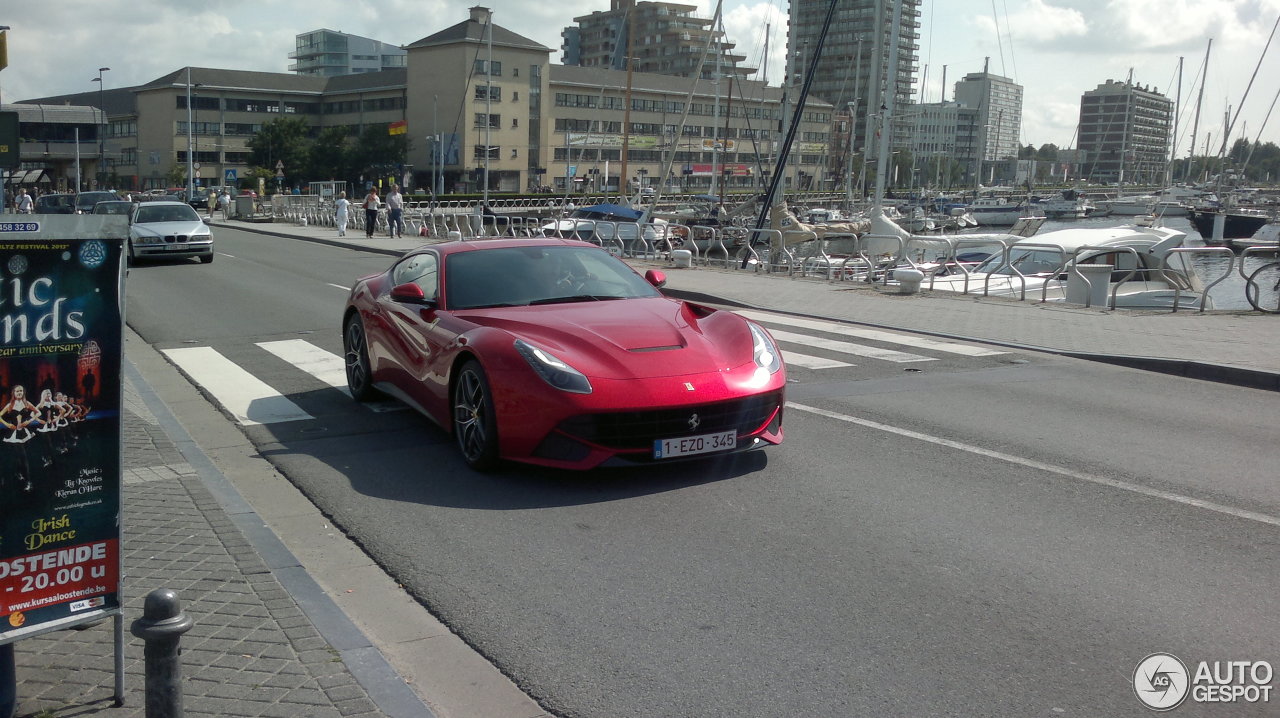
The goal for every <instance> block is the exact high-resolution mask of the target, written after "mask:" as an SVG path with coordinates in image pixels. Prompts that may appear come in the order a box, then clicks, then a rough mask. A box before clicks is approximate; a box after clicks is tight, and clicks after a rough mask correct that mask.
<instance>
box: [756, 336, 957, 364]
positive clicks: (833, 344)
mask: <svg viewBox="0 0 1280 718" xmlns="http://www.w3.org/2000/svg"><path fill="white" fill-rule="evenodd" d="M769 333H770V334H772V335H773V338H774V339H777V340H778V341H780V342H791V343H793V344H800V345H802V346H807V347H818V348H819V349H827V350H829V351H833V352H840V353H841V354H852V355H854V356H860V357H868V358H871V359H881V360H884V361H891V362H898V363H906V362H918V361H938V360H937V359H935V358H934V357H926V356H920V355H919V354H908V353H906V352H899V351H894V350H892V349H881V348H880V347H868V346H863V345H862V344H850V343H849V342H842V341H837V340H835V339H825V338H823V337H814V336H809V335H808V334H794V333H792V332H788V331H783V330H781V329H770V330H769ZM784 356H785V352H784Z"/></svg>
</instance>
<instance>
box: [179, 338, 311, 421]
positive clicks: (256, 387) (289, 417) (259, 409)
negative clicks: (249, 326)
mask: <svg viewBox="0 0 1280 718" xmlns="http://www.w3.org/2000/svg"><path fill="white" fill-rule="evenodd" d="M162 352H163V353H164V355H165V356H167V357H169V359H170V361H172V362H173V363H174V364H176V365H178V368H179V369H181V370H182V371H183V372H185V373H186V374H187V376H190V377H191V378H192V380H193V381H195V382H196V383H197V384H199V385H200V386H202V387H204V388H205V389H206V390H207V391H208V392H209V393H210V394H212V395H213V396H214V397H215V398H216V399H217V400H218V402H219V403H220V404H222V406H223V408H224V409H226V410H227V411H228V412H229V413H230V414H231V415H232V416H233V417H235V419H236V421H238V422H240V423H241V424H276V423H280V422H284V421H300V420H305V419H312V418H314V417H312V416H311V415H310V414H308V413H307V412H305V411H303V410H302V409H301V408H299V407H298V405H297V404H294V403H293V402H292V401H289V400H288V399H286V398H285V397H284V396H283V395H282V394H280V392H278V391H276V390H275V389H272V388H271V386H270V385H268V384H267V383H265V382H263V381H261V380H260V379H258V378H257V377H255V376H254V375H252V374H250V373H249V372H247V371H245V370H244V369H241V368H240V366H239V365H237V364H236V363H235V362H233V361H231V360H230V359H228V358H226V357H224V356H223V355H222V354H220V353H218V352H217V351H216V350H215V349H213V347H183V348H180V349H164V350H162Z"/></svg>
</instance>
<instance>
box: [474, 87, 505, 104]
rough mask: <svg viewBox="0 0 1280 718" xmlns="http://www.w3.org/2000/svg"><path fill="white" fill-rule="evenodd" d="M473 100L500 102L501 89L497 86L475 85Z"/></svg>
mask: <svg viewBox="0 0 1280 718" xmlns="http://www.w3.org/2000/svg"><path fill="white" fill-rule="evenodd" d="M475 99H477V100H492V101H494V102H502V88H501V87H498V86H497V85H476V94H475Z"/></svg>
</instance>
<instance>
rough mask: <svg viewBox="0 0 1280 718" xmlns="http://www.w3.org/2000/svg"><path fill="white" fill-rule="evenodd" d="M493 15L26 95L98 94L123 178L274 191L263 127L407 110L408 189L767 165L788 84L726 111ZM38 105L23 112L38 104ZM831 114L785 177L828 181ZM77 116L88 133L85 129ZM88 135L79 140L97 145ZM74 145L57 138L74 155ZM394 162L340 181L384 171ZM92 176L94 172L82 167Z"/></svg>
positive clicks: (290, 177)
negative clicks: (565, 59) (380, 46)
mask: <svg viewBox="0 0 1280 718" xmlns="http://www.w3.org/2000/svg"><path fill="white" fill-rule="evenodd" d="M491 19H492V18H491V13H490V12H489V10H488V9H486V8H483V7H476V8H472V9H471V11H470V16H469V18H468V19H467V20H465V21H463V22H461V23H458V24H456V25H453V26H451V27H449V28H446V29H444V30H441V31H439V32H437V33H434V34H432V35H428V36H427V37H424V38H422V39H421V40H418V41H416V42H414V43H411V44H410V45H408V46H407V47H406V66H405V67H404V68H401V69H395V70H383V71H381V72H371V73H358V74H352V75H336V76H308V75H299V74H296V73H268V72H250V71H241V70H221V69H213V68H199V67H193V68H181V69H178V70H174V71H172V72H169V73H168V74H165V75H163V76H161V77H159V78H157V79H155V80H153V81H151V82H148V83H146V84H144V85H139V86H136V87H127V88H115V89H112V90H108V91H107V92H105V93H103V96H102V97H101V98H100V97H99V93H98V92H96V91H86V92H83V93H77V94H74V95H63V96H58V97H49V98H40V99H33V100H28V101H26V102H27V103H33V105H44V106H46V107H47V106H54V105H57V106H62V105H73V106H84V107H96V106H97V105H98V104H99V101H100V100H101V101H102V102H101V104H104V105H106V108H105V109H106V115H107V125H106V126H107V129H108V132H107V135H106V146H105V156H106V160H107V164H108V165H109V167H108V170H109V173H110V176H111V178H112V179H111V180H110V183H111V185H112V186H113V187H115V188H117V189H130V190H136V189H154V188H165V187H173V186H181V185H183V184H185V177H186V169H187V167H188V157H190V160H191V165H194V167H193V169H194V171H195V174H196V179H197V181H198V182H199V183H200V184H203V185H222V184H224V183H228V184H229V183H231V182H229V181H228V178H230V177H234V178H235V184H236V185H238V186H244V185H245V184H246V178H247V177H249V176H251V174H253V173H254V171H255V170H256V171H257V173H258V174H259V175H261V174H262V172H263V171H264V170H265V171H266V173H267V174H268V175H270V176H269V177H268V178H267V182H266V185H265V189H266V190H267V191H272V190H274V189H275V184H276V183H275V182H274V180H273V179H272V178H273V177H274V173H275V163H274V162H273V161H272V160H273V159H274V158H268V161H267V163H266V164H267V165H269V166H267V167H256V168H255V167H251V166H250V164H249V159H250V155H251V148H250V146H249V143H250V140H251V139H252V138H253V137H254V136H255V134H257V132H258V131H259V130H261V129H262V127H263V125H264V124H266V123H268V122H270V121H272V120H274V119H277V118H281V117H297V118H300V119H302V120H304V121H305V122H306V124H307V125H308V129H309V133H310V135H311V136H313V137H314V136H317V135H318V134H319V133H320V131H321V130H323V129H325V128H329V127H343V128H345V129H346V135H347V137H349V138H355V137H357V136H359V135H360V134H361V133H363V132H364V131H365V130H366V129H368V128H370V127H387V128H388V129H390V127H389V126H390V125H391V124H392V123H401V122H403V123H405V124H404V126H405V128H406V131H407V136H408V139H409V153H408V157H407V160H408V161H407V162H406V163H405V165H406V166H405V167H403V168H394V171H395V176H397V177H403V175H402V174H400V172H401V171H403V172H404V173H405V174H408V175H410V176H411V178H412V179H413V180H414V182H413V183H412V188H413V189H417V190H420V191H424V190H426V189H428V188H430V187H432V186H433V185H434V184H437V183H438V184H439V185H440V186H441V189H442V190H443V191H444V192H448V193H454V192H469V191H478V190H481V189H483V187H484V184H483V182H484V179H485V172H484V168H485V167H486V165H487V167H488V180H489V185H488V187H489V189H491V190H496V191H504V192H508V191H509V192H522V191H526V190H528V189H530V188H534V187H552V188H554V189H555V190H556V191H564V190H566V189H567V190H570V191H573V190H583V191H585V190H588V189H592V190H604V189H605V188H612V189H617V188H619V187H626V188H628V189H629V188H631V187H634V186H636V185H638V184H655V185H656V184H658V183H659V182H661V181H662V179H663V177H662V173H663V169H664V167H667V166H668V164H670V169H668V170H667V171H668V172H669V174H668V176H667V177H666V180H667V183H668V185H669V186H672V185H674V186H678V187H680V188H681V189H687V190H689V191H694V192H697V191H705V190H706V189H708V188H710V187H711V179H712V176H713V173H714V175H715V177H716V179H717V181H718V182H717V184H718V185H719V186H720V187H725V186H727V187H729V188H730V189H741V188H749V187H753V186H756V185H757V184H759V183H760V182H762V181H763V180H764V179H765V178H766V177H767V174H768V173H769V172H771V171H772V169H773V167H772V160H773V157H774V156H775V154H776V151H777V147H776V144H775V142H774V137H773V133H774V130H775V128H776V127H777V123H778V121H779V119H780V116H781V109H780V108H781V90H780V89H778V88H766V87H765V86H764V85H763V83H759V82H754V81H741V82H735V83H734V85H735V88H737V89H735V94H734V96H733V98H729V97H722V98H720V99H719V115H718V116H717V114H716V112H715V108H716V105H717V100H716V93H715V91H714V87H713V85H712V83H711V82H709V81H707V80H696V79H693V78H683V77H675V76H669V75H658V74H652V73H641V72H633V73H631V75H632V76H631V78H630V79H629V80H628V73H626V72H623V71H619V70H607V69H599V68H586V67H570V66H562V65H553V64H551V62H550V55H551V53H552V52H553V51H552V50H551V49H550V48H548V47H545V46H543V45H540V44H539V43H537V42H535V41H533V40H530V39H528V38H526V37H523V36H521V35H519V34H517V33H514V32H512V31H510V30H507V29H505V28H503V27H501V26H499V25H497V24H491V23H490V20H491ZM490 47H492V55H490ZM188 93H190V97H191V102H190V112H189V113H188V103H187V97H188ZM691 93H692V95H691ZM29 107H31V109H28V110H24V111H27V112H37V113H38V112H39V111H40V110H39V109H38V108H35V107H34V106H32V105H29ZM628 108H629V109H628ZM45 111H46V112H48V110H47V109H46V110H45ZM831 113H832V108H831V106H830V105H829V104H826V103H823V102H821V101H814V102H812V103H810V105H809V107H808V108H807V109H806V113H805V116H804V122H803V124H802V126H801V132H802V134H801V135H800V137H798V138H797V142H796V144H795V146H794V148H793V152H792V153H791V162H789V164H788V168H787V173H786V175H785V180H786V185H785V186H786V187H787V188H791V189H794V188H797V187H811V188H818V187H821V186H822V185H821V184H819V180H820V178H821V177H822V175H823V173H824V169H823V163H824V161H825V158H826V156H827V154H828V148H829V145H830V136H829V129H830V126H831V124H832V117H831ZM90 119H93V118H92V117H91V118H90ZM99 119H100V113H99ZM76 121H77V122H80V123H81V124H82V125H83V124H84V121H83V120H76ZM24 122H25V120H24ZM628 122H629V124H628ZM726 125H727V126H726ZM83 129H84V131H85V133H86V134H91V133H90V128H89V127H88V126H85V127H84V128H83ZM50 131H51V132H53V131H55V130H53V129H51V130H50ZM56 132H60V133H63V134H60V135H57V136H56V137H53V139H54V140H61V139H62V138H63V136H64V135H65V133H66V132H67V130H66V129H65V128H60V129H56ZM81 142H82V145H84V148H82V152H83V150H84V149H87V148H88V145H89V143H87V142H85V140H84V138H82V139H81ZM188 147H190V154H189V153H188ZM624 147H625V148H626V152H625V160H626V161H625V163H624V161H623V160H624V153H623V148H624ZM73 148H74V145H72V146H71V147H68V146H67V145H65V144H64V145H61V146H58V147H57V148H56V149H57V151H59V152H61V153H63V154H66V152H68V151H70V149H73ZM95 149H96V144H95ZM84 154H86V155H87V154H88V153H84ZM23 156H24V157H26V158H28V159H29V161H24V162H23V169H24V170H27V171H30V170H38V169H42V168H46V167H47V168H48V170H49V174H50V175H56V176H59V177H62V178H64V181H65V178H66V177H67V175H68V173H69V172H70V170H69V169H68V166H67V165H66V163H65V162H64V163H62V164H56V163H54V162H52V160H51V161H50V162H48V163H46V162H45V159H44V158H43V156H41V155H39V154H38V153H37V152H36V151H35V150H34V149H31V150H30V151H28V149H27V148H26V147H25V145H24V149H23ZM85 159H86V160H89V159H91V158H89V157H87V156H86V157H85ZM385 169H386V168H382V170H373V169H369V170H368V171H366V172H363V173H358V174H361V175H362V176H359V177H351V178H345V179H352V180H359V179H363V180H365V181H375V180H377V179H380V178H383V175H382V174H381V172H384V171H385ZM298 172H299V168H295V167H288V166H286V167H284V168H283V169H282V174H283V175H284V179H283V181H282V182H281V183H280V184H281V185H283V186H285V187H288V186H295V185H296V184H299V183H301V182H302V181H303V180H329V179H344V178H331V177H305V178H304V177H300V176H299V174H298ZM375 172H378V173H379V174H377V175H376V176H375ZM82 174H85V176H92V175H93V173H92V171H86V170H83V169H82ZM23 176H24V177H25V176H26V175H25V174H24V175H23ZM254 186H257V184H256V182H255V183H254Z"/></svg>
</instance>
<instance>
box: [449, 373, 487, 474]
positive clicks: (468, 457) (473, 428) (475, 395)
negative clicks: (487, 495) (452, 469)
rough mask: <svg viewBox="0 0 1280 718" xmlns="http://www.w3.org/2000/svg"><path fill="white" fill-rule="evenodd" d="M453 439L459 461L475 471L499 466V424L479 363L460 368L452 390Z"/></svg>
mask: <svg viewBox="0 0 1280 718" xmlns="http://www.w3.org/2000/svg"><path fill="white" fill-rule="evenodd" d="M453 436H454V438H455V439H456V440H457V442H458V450H459V451H460V452H462V460H463V461H465V462H466V463H467V466H470V467H471V468H472V469H474V470H476V471H488V470H490V469H492V468H494V467H496V466H497V465H498V420H497V414H496V413H495V412H494V410H493V395H492V394H491V393H490V391H489V380H488V379H487V378H485V374H484V369H483V368H481V366H480V362H477V361H475V360H472V361H469V362H467V363H466V364H463V365H462V369H461V370H459V372H458V379H457V381H456V382H455V383H454V386H453Z"/></svg>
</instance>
